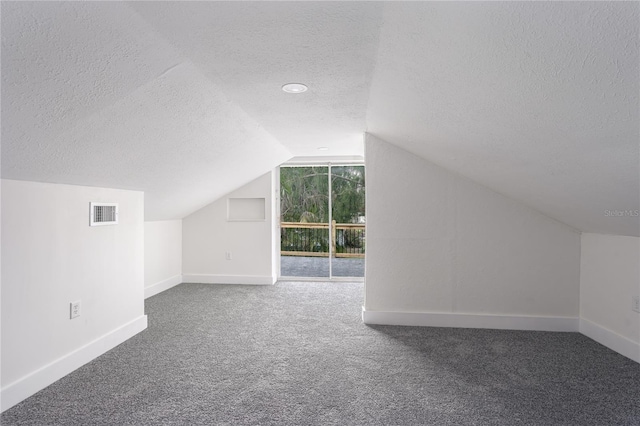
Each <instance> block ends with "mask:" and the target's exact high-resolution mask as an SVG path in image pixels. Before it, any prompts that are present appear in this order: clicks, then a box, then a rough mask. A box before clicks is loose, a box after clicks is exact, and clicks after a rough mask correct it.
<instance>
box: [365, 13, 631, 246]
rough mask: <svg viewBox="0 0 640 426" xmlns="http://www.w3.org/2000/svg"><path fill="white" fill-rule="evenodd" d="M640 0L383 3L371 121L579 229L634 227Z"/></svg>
mask: <svg viewBox="0 0 640 426" xmlns="http://www.w3.org/2000/svg"><path fill="white" fill-rule="evenodd" d="M639 5H640V4H639V3H637V2H633V3H608V2H588V3H587V2H509V3H501V2H470V3H459V2H437V3H393V4H389V5H387V8H386V10H385V15H384V25H383V28H382V31H381V35H380V46H379V52H378V63H377V67H376V71H375V74H374V77H373V83H372V87H371V95H370V98H369V105H368V112H367V125H368V130H369V132H371V133H373V134H375V135H377V136H378V137H381V138H382V139H386V140H388V141H389V142H392V143H395V144H397V145H399V146H401V147H403V148H405V149H407V150H409V151H411V152H413V153H415V154H417V155H419V156H421V157H424V158H426V159H429V160H431V161H433V162H435V163H437V164H439V165H442V166H444V167H445V168H447V169H449V170H453V171H455V172H458V173H459V174H461V175H464V176H466V177H469V178H471V179H473V180H476V181H478V182H480V183H482V184H484V185H486V186H488V187H489V188H492V189H494V190H496V191H497V192H500V193H503V194H505V195H507V196H510V197H512V198H515V199H518V200H521V201H523V202H524V203H526V204H528V205H530V206H533V207H534V208H536V209H537V210H539V211H541V212H543V213H545V214H547V215H549V216H551V217H553V218H555V219H557V220H560V221H562V222H565V223H567V224H569V225H571V226H573V227H575V228H577V229H580V230H584V231H590V232H601V233H613V234H625V235H639V232H640V226H639V224H640V219H639V218H638V217H637V216H635V217H634V216H633V215H628V216H623V217H615V216H608V215H607V210H609V211H612V212H613V211H620V212H623V211H637V209H639V208H640V206H639V204H640V203H639V197H640V186H639V182H640V173H639V162H640V154H639V144H640V137H639V129H640V121H639V118H638V115H639V112H640V108H639V101H638V91H639V89H640V87H639V84H638V81H639V78H640V75H639V73H640V67H639V58H638V51H639V44H638V37H639V32H638V28H639V22H640V21H639V15H638V10H639Z"/></svg>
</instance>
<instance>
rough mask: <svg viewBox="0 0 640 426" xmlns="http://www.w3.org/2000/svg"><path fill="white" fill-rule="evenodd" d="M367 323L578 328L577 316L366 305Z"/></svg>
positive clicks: (507, 328)
mask: <svg viewBox="0 0 640 426" xmlns="http://www.w3.org/2000/svg"><path fill="white" fill-rule="evenodd" d="M362 321H363V322H364V323H365V324H379V325H408V326H423V327H424V326H426V327H457V328H490V329H498V330H534V331H567V332H577V331H578V330H579V321H578V318H575V317H545V316H513V315H484V314H460V313H440V312H387V311H369V310H366V309H365V308H364V307H363V308H362Z"/></svg>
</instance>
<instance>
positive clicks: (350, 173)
mask: <svg viewBox="0 0 640 426" xmlns="http://www.w3.org/2000/svg"><path fill="white" fill-rule="evenodd" d="M331 225H332V226H331V231H332V234H331V237H332V248H333V250H332V256H331V275H332V276H334V277H364V250H365V244H364V241H365V185H364V166H332V167H331Z"/></svg>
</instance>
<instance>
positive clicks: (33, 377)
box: [0, 315, 147, 411]
mask: <svg viewBox="0 0 640 426" xmlns="http://www.w3.org/2000/svg"><path fill="white" fill-rule="evenodd" d="M146 328H147V316H146V315H141V316H139V317H138V318H136V319H134V320H133V321H130V322H128V323H126V324H124V325H122V326H120V327H118V328H116V329H115V330H112V331H110V332H108V333H107V334H105V335H103V336H100V337H99V338H97V339H95V340H93V341H91V342H89V343H87V344H86V345H84V346H81V347H79V348H78V349H75V350H73V351H71V352H69V353H68V354H66V355H63V356H62V357H60V358H58V359H57V360H55V361H53V362H51V363H49V364H47V365H45V366H44V367H41V368H39V369H37V370H35V371H33V372H31V373H29V374H27V375H26V376H24V377H22V378H20V379H18V380H16V381H15V382H13V383H10V384H8V385H7V386H5V387H4V388H2V390H0V400H1V401H2V405H1V407H0V410H1V411H5V410H7V409H9V408H11V407H13V406H14V405H16V404H18V403H19V402H21V401H23V400H25V399H27V398H28V397H30V396H31V395H33V394H35V393H36V392H38V391H40V390H42V389H44V388H45V387H47V386H49V385H50V384H52V383H54V382H55V381H57V380H59V379H61V378H63V377H64V376H66V375H67V374H69V373H71V372H72V371H74V370H77V369H78V368H80V367H82V366H83V365H85V364H86V363H88V362H89V361H92V360H94V359H95V358H97V357H99V356H100V355H102V354H104V353H106V352H108V351H109V350H111V349H113V348H115V347H116V346H118V345H119V344H121V343H122V342H124V341H126V340H127V339H129V338H131V337H133V336H135V335H136V334H138V333H140V332H141V331H142V330H144V329H146Z"/></svg>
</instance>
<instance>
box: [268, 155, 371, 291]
mask: <svg viewBox="0 0 640 426" xmlns="http://www.w3.org/2000/svg"><path fill="white" fill-rule="evenodd" d="M332 166H336V167H339V166H362V167H364V160H352V159H349V160H341V159H333V160H330V161H307V160H305V161H302V160H300V161H295V160H294V161H289V162H286V163H284V164H282V165H281V166H279V167H278V173H277V183H278V188H277V190H276V191H275V192H276V200H275V201H274V204H275V206H276V214H275V219H276V222H277V224H276V231H277V232H276V233H275V234H276V247H277V258H278V261H277V267H278V281H280V280H282V281H326V280H329V281H345V282H364V277H335V276H333V271H332V268H333V265H332V259H333V257H332V256H333V235H332V232H331V226H332V225H331V224H332V220H333V206H332V201H333V200H332V198H333V197H332V196H333V193H332V191H333V185H332V180H331V178H332V174H331V167H332ZM281 167H327V168H328V171H327V179H328V188H329V193H328V197H329V203H328V204H329V205H328V209H329V276H328V277H292V276H282V269H281V266H282V265H281V262H280V259H281V257H282V255H281V251H282V250H281V238H282V234H281V228H282V225H281V224H282V217H281V211H280V208H281V206H280V194H281V181H280V168H281ZM365 174H366V170H365ZM365 179H366V178H365ZM365 182H366V180H365ZM365 191H366V184H365ZM365 229H366V223H365ZM365 259H366V254H365ZM365 262H366V260H365Z"/></svg>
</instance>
